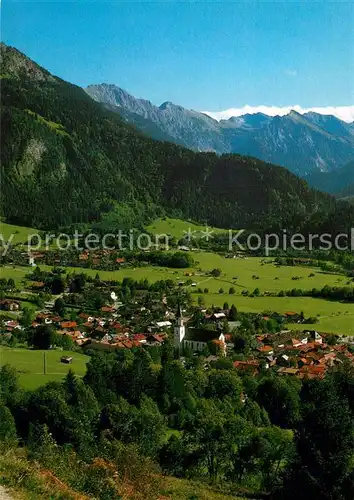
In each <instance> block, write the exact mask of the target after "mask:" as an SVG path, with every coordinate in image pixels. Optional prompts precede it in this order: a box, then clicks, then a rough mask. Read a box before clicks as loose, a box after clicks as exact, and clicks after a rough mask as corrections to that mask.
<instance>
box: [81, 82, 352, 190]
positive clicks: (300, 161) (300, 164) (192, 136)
mask: <svg viewBox="0 0 354 500" xmlns="http://www.w3.org/2000/svg"><path fill="white" fill-rule="evenodd" d="M85 90H86V92H87V93H88V94H89V95H90V96H91V97H92V98H93V99H94V100H96V101H98V102H101V103H104V104H105V105H106V106H108V107H109V109H111V110H112V111H116V112H118V113H119V114H120V115H121V116H122V117H123V118H124V119H125V120H127V121H128V122H129V123H132V124H134V125H135V126H136V127H138V128H139V129H141V130H142V131H143V132H145V133H147V134H149V135H150V136H151V137H154V138H158V139H166V140H170V141H171V140H172V141H173V142H175V143H177V144H182V145H184V146H186V147H188V148H191V149H193V150H195V151H213V152H216V153H217V154H223V153H237V154H241V155H247V156H252V157H255V158H259V159H261V160H263V161H267V162H270V163H273V164H278V165H281V166H284V167H286V168H288V169H289V170H291V171H292V172H294V173H296V174H297V175H300V176H302V177H304V176H306V175H309V174H311V173H313V172H331V171H335V170H337V169H338V168H340V167H342V166H344V165H346V164H347V163H349V162H350V161H351V160H353V158H354V123H346V122H344V121H341V120H339V119H338V118H336V117H334V116H331V115H328V116H325V115H320V114H317V113H313V112H309V113H305V114H303V115H301V114H299V113H297V112H296V111H291V112H290V113H289V114H288V115H285V116H275V117H270V116H267V115H265V114H262V113H256V114H246V115H243V116H240V117H232V118H230V119H228V120H220V121H217V120H215V119H213V118H211V117H210V116H208V115H206V114H203V113H200V112H198V111H193V110H188V109H185V108H183V107H182V106H177V105H175V104H173V103H172V102H164V103H163V104H161V106H154V105H153V104H152V103H151V102H150V101H148V100H145V99H137V98H135V97H134V96H132V95H131V94H129V93H128V92H126V91H125V90H123V89H121V88H120V87H117V86H116V85H109V84H101V85H90V86H88V87H87V88H86V89H85ZM319 184H321V182H320V183H319ZM344 187H345V185H344V186H341V189H342V188H344Z"/></svg>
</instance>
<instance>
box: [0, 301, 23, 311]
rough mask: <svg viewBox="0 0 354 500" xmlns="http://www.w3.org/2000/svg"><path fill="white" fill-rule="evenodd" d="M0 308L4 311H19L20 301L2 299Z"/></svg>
mask: <svg viewBox="0 0 354 500" xmlns="http://www.w3.org/2000/svg"><path fill="white" fill-rule="evenodd" d="M0 309H3V310H5V311H19V309H20V303H19V302H16V301H15V300H11V299H4V300H1V301H0Z"/></svg>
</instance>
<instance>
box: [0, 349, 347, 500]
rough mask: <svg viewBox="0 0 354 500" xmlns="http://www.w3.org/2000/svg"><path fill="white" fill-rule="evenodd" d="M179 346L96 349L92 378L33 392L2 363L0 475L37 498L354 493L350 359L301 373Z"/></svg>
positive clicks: (336, 499) (320, 498)
mask: <svg viewBox="0 0 354 500" xmlns="http://www.w3.org/2000/svg"><path fill="white" fill-rule="evenodd" d="M175 354H176V353H175ZM175 354H174V353H173V350H172V349H171V346H169V344H168V343H165V344H164V345H163V346H162V348H161V349H160V350H158V351H156V349H155V350H150V349H149V348H147V349H142V348H140V349H138V350H134V349H133V350H123V351H122V350H121V351H119V352H115V353H110V354H107V353H91V359H90V361H89V363H88V371H87V374H86V375H85V377H84V378H83V379H81V378H79V377H76V376H75V375H74V374H73V373H72V372H71V371H70V372H69V373H68V374H67V376H66V377H65V379H64V381H63V382H50V383H48V384H47V385H45V386H42V387H40V388H38V389H36V390H34V391H26V392H23V391H22V390H21V388H20V386H19V384H18V375H17V374H16V372H15V371H14V369H13V368H11V367H10V366H8V365H4V366H2V368H1V369H0V390H1V392H0V396H1V404H0V417H1V418H0V445H1V447H2V450H3V452H2V453H1V458H0V473H1V474H0V477H1V483H2V484H5V485H7V486H10V487H11V486H17V487H19V486H20V487H21V486H22V487H24V488H25V489H26V490H28V491H30V492H31V493H33V496H34V497H35V498H43V497H44V495H45V494H47V495H52V494H53V495H54V496H53V498H72V496H73V498H75V496H74V494H73V492H80V493H81V494H83V495H84V496H83V498H85V495H86V496H87V497H88V498H91V497H95V498H99V499H103V500H111V499H114V498H122V499H125V498H134V499H141V500H143V499H144V500H149V499H151V500H156V498H158V497H159V495H164V496H166V497H167V498H171V499H176V500H177V499H188V498H191V495H194V496H192V498H197V499H220V500H222V499H224V498H225V500H226V498H231V497H227V495H225V494H226V493H229V494H230V493H232V494H233V495H236V497H237V496H240V494H241V493H242V494H244V493H246V494H247V496H248V497H251V498H252V497H258V496H260V497H264V496H269V497H270V498H272V499H274V500H284V499H286V500H292V499H294V500H295V499H298V498H299V495H302V496H303V498H306V499H307V498H309V499H310V498H312V497H313V498H316V500H325V499H326V500H327V499H328V498H330V499H333V500H342V499H347V498H352V495H353V492H354V469H353V458H354V457H353V448H354V441H353V439H354V437H353V436H354V408H353V404H352V403H353V397H352V388H353V386H354V372H353V369H352V367H351V366H349V364H348V365H347V364H344V365H343V366H340V367H338V368H337V369H336V371H332V372H331V373H329V374H328V375H327V376H326V378H325V379H323V380H306V379H304V380H302V381H300V380H297V379H289V378H287V379H285V378H282V377H276V376H274V375H272V372H264V371H261V372H260V373H259V375H258V376H256V377H252V376H251V377H250V376H248V375H247V373H244V374H242V373H237V372H236V370H235V369H234V368H233V366H232V364H231V363H230V362H229V361H228V360H227V359H222V358H220V359H218V360H216V361H215V362H214V363H213V364H212V365H211V366H210V369H209V370H207V371H206V370H205V369H204V364H203V363H204V359H203V357H202V356H197V357H195V356H188V355H186V357H185V358H184V362H183V363H182V362H181V360H179V359H178V356H177V357H175ZM18 440H20V442H21V443H22V445H21V448H19V449H16V447H17V443H18ZM6 450H7V451H6ZM28 460H29V461H30V462H28ZM165 475H167V476H171V475H173V476H175V477H178V478H181V479H184V481H180V480H177V479H170V478H169V477H167V478H166V477H165ZM20 478H21V479H20ZM43 478H44V479H43ZM186 478H188V479H189V480H193V481H197V483H194V482H192V483H189V482H186V481H185V479H186ZM200 481H202V482H203V483H204V484H209V485H210V488H208V487H207V486H201V484H198V482H200ZM55 490H57V491H56V492H55ZM35 495H37V497H36V496H35ZM71 495H72V496H71Z"/></svg>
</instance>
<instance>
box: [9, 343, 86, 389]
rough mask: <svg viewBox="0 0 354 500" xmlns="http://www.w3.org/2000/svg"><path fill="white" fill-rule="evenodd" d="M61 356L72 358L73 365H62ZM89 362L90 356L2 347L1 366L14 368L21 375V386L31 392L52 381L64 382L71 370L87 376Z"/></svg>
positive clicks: (69, 352)
mask: <svg viewBox="0 0 354 500" xmlns="http://www.w3.org/2000/svg"><path fill="white" fill-rule="evenodd" d="M44 352H45V355H46V365H47V369H46V374H45V375H44V373H43V365H44V354H43V353H44ZM61 356H72V357H73V362H72V364H71V365H69V364H64V363H61V362H60V358H61ZM88 360H89V357H88V356H85V355H84V354H79V353H76V352H71V351H41V350H38V351H34V350H30V349H24V348H23V349H21V348H19V349H11V348H9V347H0V366H1V365H4V364H7V363H9V364H10V365H12V366H14V367H15V368H16V369H17V370H18V372H19V373H20V377H19V381H20V385H21V386H22V387H23V388H24V389H29V390H30V389H35V388H36V387H39V386H41V385H43V384H45V383H47V382H50V381H52V380H57V381H60V380H62V379H63V378H64V377H65V375H66V374H67V373H68V371H69V369H70V368H71V369H72V370H73V371H74V372H75V373H76V374H77V375H79V376H83V375H85V373H86V363H87V362H88Z"/></svg>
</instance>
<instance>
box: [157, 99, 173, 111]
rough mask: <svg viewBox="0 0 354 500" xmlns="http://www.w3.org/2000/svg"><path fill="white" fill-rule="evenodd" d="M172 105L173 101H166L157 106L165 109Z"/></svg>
mask: <svg viewBox="0 0 354 500" xmlns="http://www.w3.org/2000/svg"><path fill="white" fill-rule="evenodd" d="M173 106H174V104H173V102H171V101H166V102H163V103H162V104H161V106H159V109H167V108H172V107H173Z"/></svg>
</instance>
